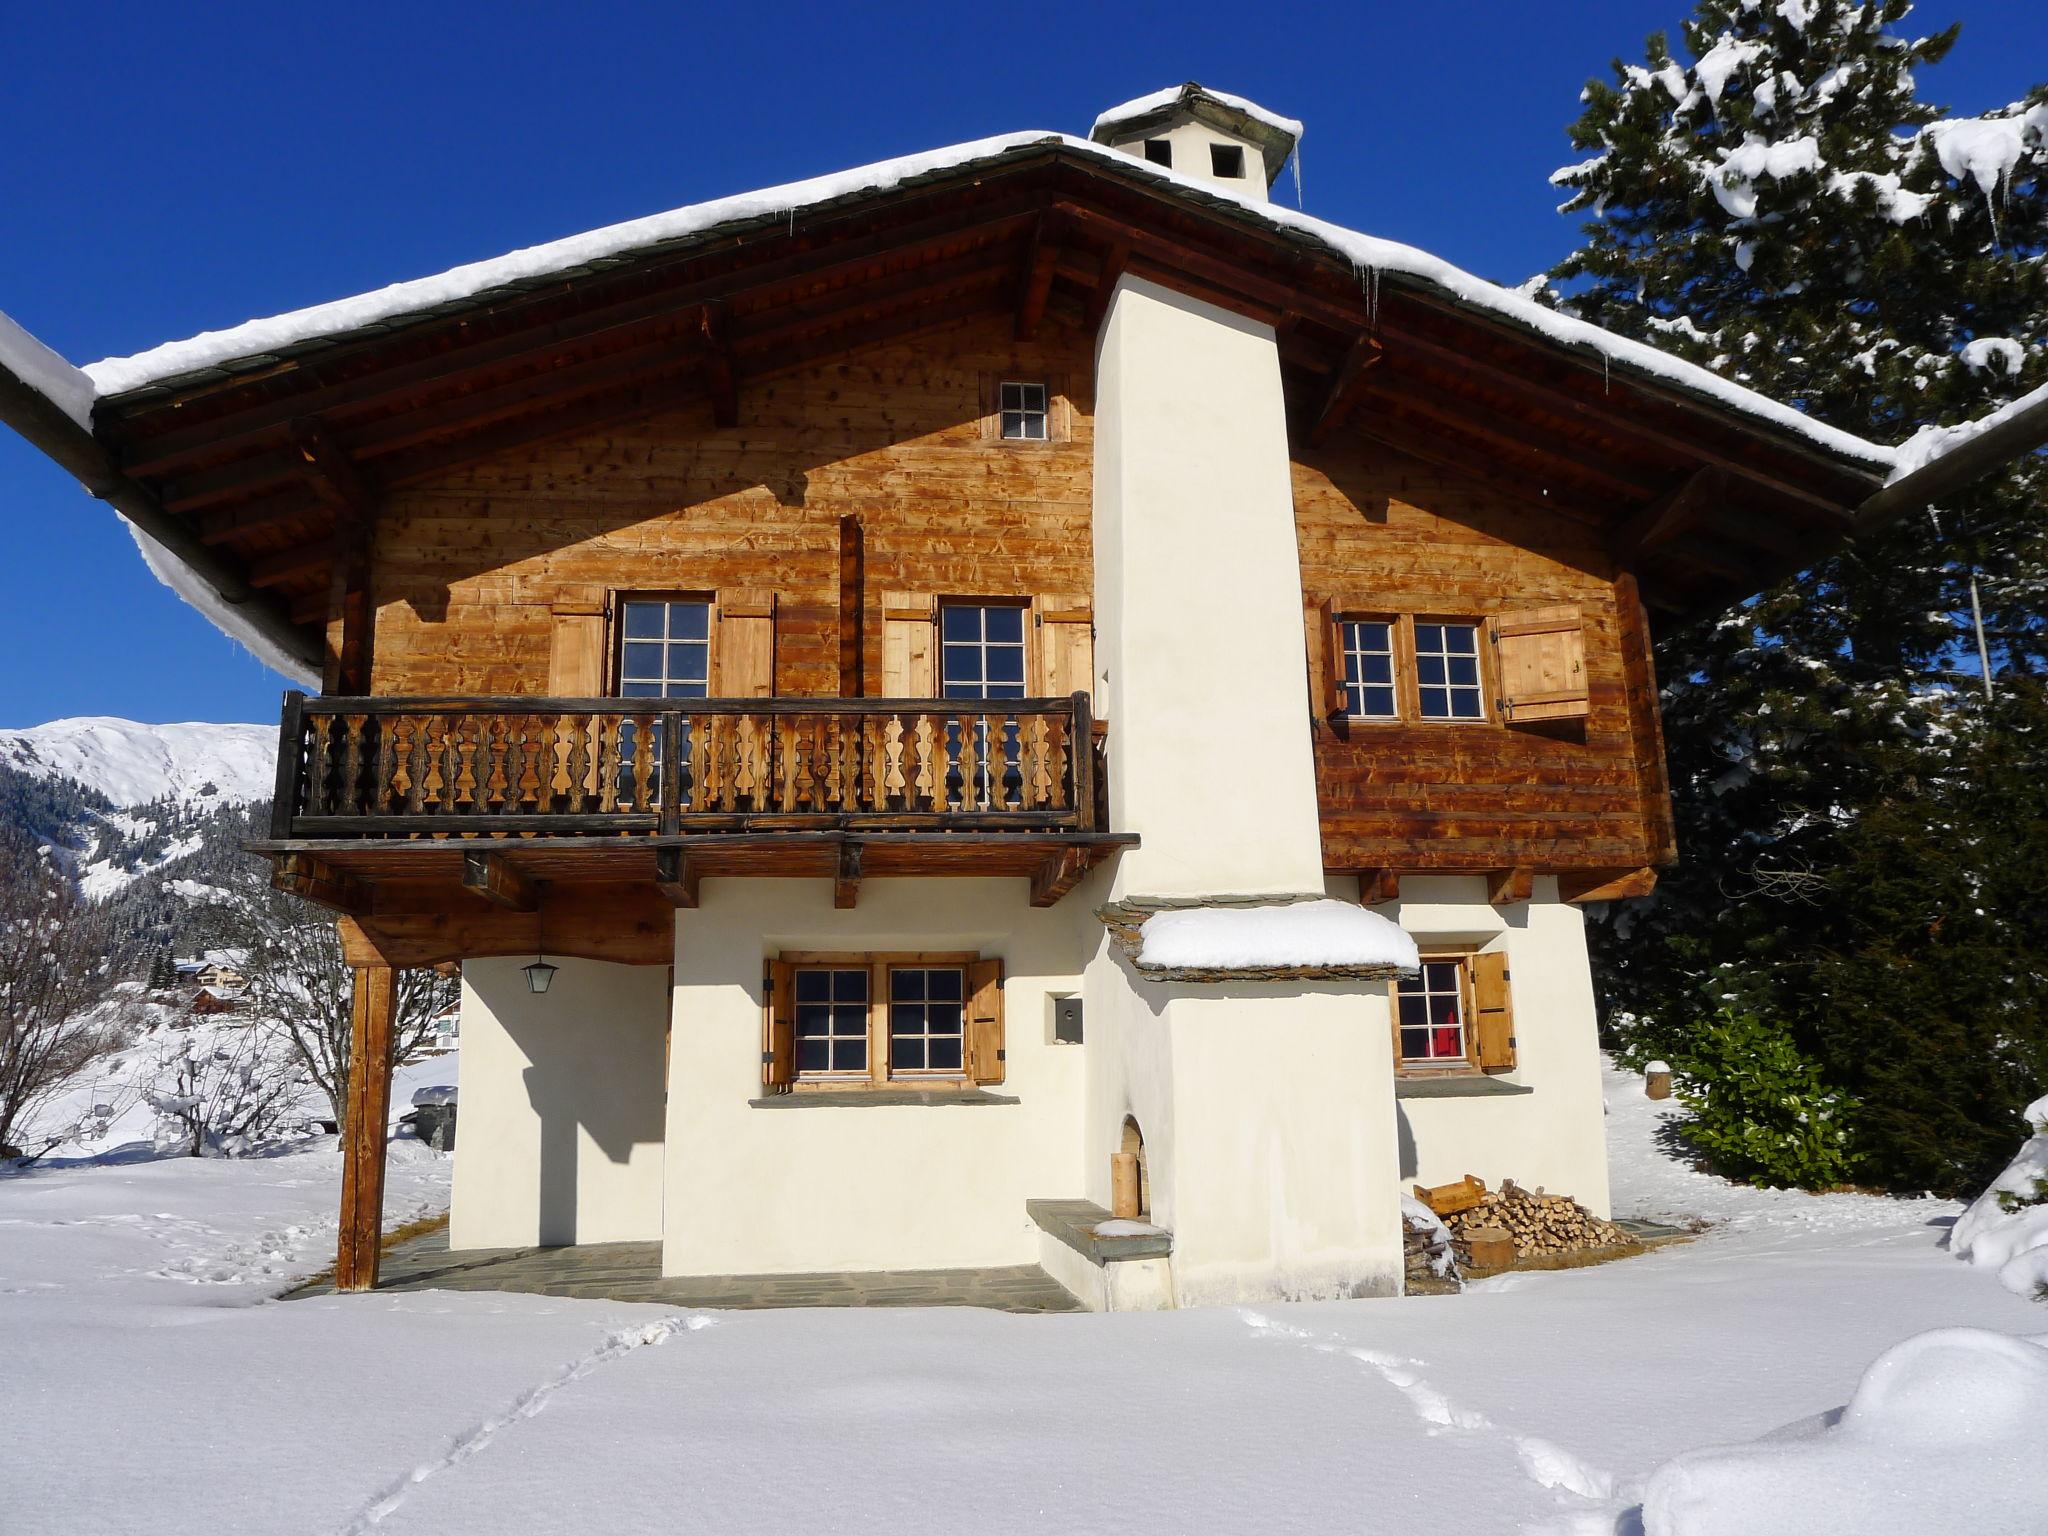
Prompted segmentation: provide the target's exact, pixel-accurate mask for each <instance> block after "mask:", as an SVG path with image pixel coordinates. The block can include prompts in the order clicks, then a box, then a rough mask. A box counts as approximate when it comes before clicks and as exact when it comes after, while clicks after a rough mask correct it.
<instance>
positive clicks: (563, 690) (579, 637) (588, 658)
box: [548, 601, 606, 699]
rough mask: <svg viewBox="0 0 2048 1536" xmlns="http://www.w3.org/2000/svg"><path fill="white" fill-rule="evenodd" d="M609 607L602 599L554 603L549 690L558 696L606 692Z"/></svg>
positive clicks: (578, 696) (595, 695)
mask: <svg viewBox="0 0 2048 1536" xmlns="http://www.w3.org/2000/svg"><path fill="white" fill-rule="evenodd" d="M605 607H606V605H605V604H604V603H603V602H602V601H579V602H559V603H554V604H552V605H550V608H549V611H550V612H551V613H552V614H553V615H554V635H553V637H552V639H551V641H550V643H549V647H548V692H549V693H550V694H551V695H553V696H554V697H555V698H558V699H594V698H598V697H600V696H602V695H603V693H604V691H605V644H604V642H605Z"/></svg>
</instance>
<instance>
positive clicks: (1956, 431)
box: [1890, 348, 2048, 484]
mask: <svg viewBox="0 0 2048 1536" xmlns="http://www.w3.org/2000/svg"><path fill="white" fill-rule="evenodd" d="M1965 350H1966V351H1967V350H1968V349H1967V348H1965ZM2043 406H2048V384H2043V385H2042V386H2041V387H2040V388H2039V389H2036V390H2032V391H2030V392H2029V393H2027V394H2024V395H2021V396H2020V397H2019V398H2018V399H2017V400H2008V401H2006V403H2005V404H2004V405H2001V406H2000V407H1999V408H1998V409H1997V410H1995V411H1992V412H1990V413H1989V414H1987V415H1983V416H1979V417H1977V418H1976V419H1975V420H1974V421H1961V422H1957V423H1956V424H1955V425H1954V426H1952V427H1922V428H1921V429H1920V430H1919V431H1918V432H1915V433H1914V434H1913V435H1912V436H1911V437H1909V438H1907V439H1906V441H1905V442H1904V443H1902V444H1900V445H1899V446H1898V447H1897V448H1895V449H1893V450H1892V455H1893V462H1892V471H1891V477H1890V480H1891V483H1892V484H1897V483H1898V482H1899V481H1901V480H1903V479H1905V478H1906V476H1908V475H1910V474H1912V473H1913V471H1915V470H1916V469H1925V468H1926V467H1927V466H1928V465H1929V464H1932V463H1934V462H1935V460H1937V459H1944V458H1947V457H1948V456H1949V455H1950V454H1952V453H1954V452H1955V451H1956V450H1957V449H1959V448H1961V447H1962V446H1963V445H1964V444H1965V443H1968V442H1973V441H1975V440H1976V439H1977V438H1980V437H1982V436H1983V435H1984V434H1985V433H1987V432H1989V431H1991V430H1992V429H1993V428H1996V427H2002V426H2004V425H2005V424H2006V423H2007V422H2009V421H2012V420H2014V419H2016V418H2017V417H2019V416H2022V415H2024V414H2025V413H2027V412H2028V411H2032V410H2037V409H2039V408H2041V407H2043Z"/></svg>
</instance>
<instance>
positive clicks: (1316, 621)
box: [1302, 598, 1344, 720]
mask: <svg viewBox="0 0 2048 1536" xmlns="http://www.w3.org/2000/svg"><path fill="white" fill-rule="evenodd" d="M1304 602H1305V603H1306V606H1305V608H1304V609H1303V613H1302V618H1303V622H1304V623H1305V624H1306V625H1307V626H1308V707H1309V713H1310V714H1311V715H1313V716H1314V717H1315V718H1316V719H1318V720H1339V719H1342V718H1343V716H1344V642H1343V638H1342V637H1341V636H1340V635H1339V634H1338V632H1337V614H1336V609H1335V606H1334V605H1333V604H1332V603H1331V602H1330V600H1329V599H1328V598H1323V599H1321V600H1320V601H1314V600H1307V599H1304Z"/></svg>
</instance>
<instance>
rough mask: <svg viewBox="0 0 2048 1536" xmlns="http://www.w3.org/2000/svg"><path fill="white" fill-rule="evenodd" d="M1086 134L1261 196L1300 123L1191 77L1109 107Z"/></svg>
mask: <svg viewBox="0 0 2048 1536" xmlns="http://www.w3.org/2000/svg"><path fill="white" fill-rule="evenodd" d="M1088 137H1090V138H1091V139H1093V140H1095V142H1096V143H1098V144H1107V145H1108V146H1109V147H1110V148H1111V149H1115V150H1121V151H1122V152H1123V153H1125V154H1127V155H1132V156H1135V157H1136V158H1137V159H1140V160H1148V161H1150V162H1151V163H1152V164H1154V165H1163V166H1167V167H1169V168H1171V169H1172V170H1175V171H1178V172H1180V174H1181V175H1183V176H1192V177H1194V178H1195V179H1196V180H1198V181H1206V182H1211V183H1214V184H1215V185H1216V186H1217V187H1219V188H1221V189H1223V190H1225V191H1227V192H1229V193H1230V194H1231V195H1232V196H1235V197H1240V198H1244V199H1246V200H1247V201H1250V202H1257V203H1263V202H1266V201H1267V200H1268V194H1269V193H1270V192H1271V190H1272V187H1273V183H1274V181H1275V180H1276V179H1278V177H1279V175H1280V170H1281V167H1283V166H1285V165H1286V164H1287V157H1288V156H1289V155H1291V154H1293V153H1294V147H1295V145H1296V144H1298V143H1300V141H1301V124H1300V123H1298V122H1296V121H1295V120H1294V119H1293V118H1291V117H1282V116H1280V115H1279V114H1278V113H1277V112H1269V111H1267V110H1266V109H1265V108H1264V107H1262V106H1260V105H1259V104H1258V103H1257V102H1254V101H1246V100H1245V99H1244V98H1243V97H1242V96H1232V95H1229V94H1228V93H1226V92H1223V91H1211V90H1206V89H1204V88H1203V87H1201V86H1199V85H1197V84H1195V83H1194V82H1193V81H1192V80H1191V81H1189V82H1188V83H1187V84H1186V85H1177V86H1171V87H1169V88H1168V89H1166V90H1163V91H1154V92H1153V93H1152V94H1151V95H1150V96H1140V97H1139V98H1138V99H1137V100H1136V101H1127V102H1125V103H1124V104H1123V105H1122V106H1120V107H1111V108H1110V109H1109V110H1108V111H1107V112H1105V113H1103V114H1102V115H1101V116H1100V117H1098V118H1096V119H1095V126H1094V127H1093V128H1092V129H1090V130H1089V133H1088Z"/></svg>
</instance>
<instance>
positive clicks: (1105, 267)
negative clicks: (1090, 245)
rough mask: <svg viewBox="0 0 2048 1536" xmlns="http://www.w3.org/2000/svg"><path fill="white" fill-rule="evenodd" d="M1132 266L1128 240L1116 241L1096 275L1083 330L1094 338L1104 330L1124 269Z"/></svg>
mask: <svg viewBox="0 0 2048 1536" xmlns="http://www.w3.org/2000/svg"><path fill="white" fill-rule="evenodd" d="M1130 264H1131V246H1130V242H1129V241H1127V240H1114V241H1112V242H1111V243H1110V247H1109V249H1108V251H1106V252H1105V253H1104V254H1103V258H1102V269H1101V271H1100V272H1098V273H1097V274H1096V278H1095V292H1094V293H1092V294H1090V295H1089V298H1088V315H1087V319H1086V320H1085V321H1084V322H1083V329H1084V330H1085V331H1086V332H1087V334H1088V335H1090V336H1093V335H1095V334H1096V333H1097V332H1098V331H1100V330H1101V329H1102V322H1103V320H1104V318H1105V317H1106V316H1107V315H1108V314H1109V303H1110V300H1111V299H1113V298H1115V297H1116V285H1117V284H1118V283H1119V282H1121V281H1122V280H1123V275H1124V269H1125V268H1126V267H1128V266H1129V265H1130Z"/></svg>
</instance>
